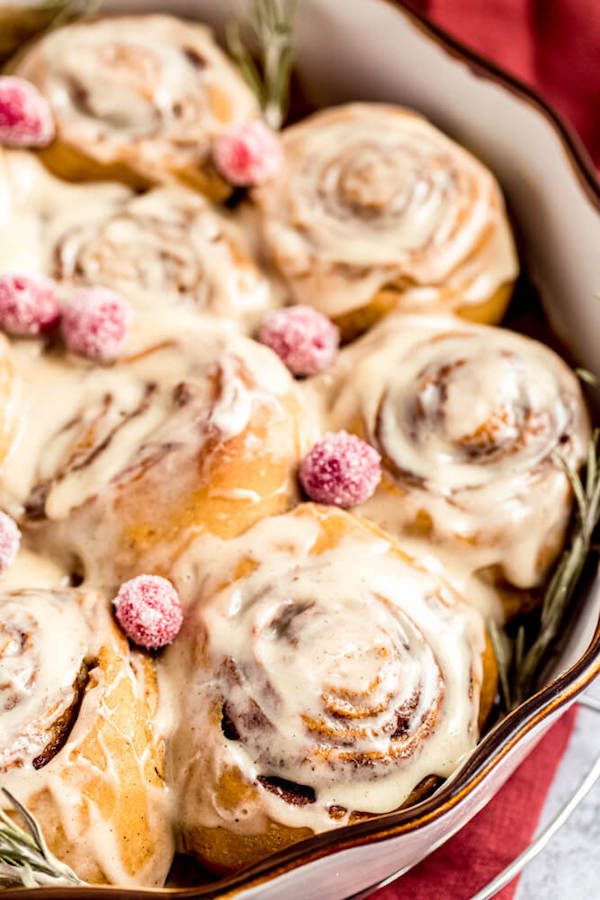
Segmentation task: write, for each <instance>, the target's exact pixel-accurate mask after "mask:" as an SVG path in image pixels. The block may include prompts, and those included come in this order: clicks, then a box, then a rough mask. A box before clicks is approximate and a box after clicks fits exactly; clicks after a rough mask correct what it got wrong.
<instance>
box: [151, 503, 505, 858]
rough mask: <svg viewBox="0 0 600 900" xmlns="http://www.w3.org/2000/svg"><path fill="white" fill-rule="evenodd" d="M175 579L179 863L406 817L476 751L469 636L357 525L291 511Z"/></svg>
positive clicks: (478, 706)
mask: <svg viewBox="0 0 600 900" xmlns="http://www.w3.org/2000/svg"><path fill="white" fill-rule="evenodd" d="M180 565H181V567H182V569H183V571H185V569H186V566H187V576H186V577H183V575H182V572H179V573H178V575H179V577H181V578H182V581H183V582H184V583H185V585H186V587H185V588H184V591H185V592H187V598H186V599H187V604H188V613H187V617H186V620H185V622H184V626H183V631H182V632H181V633H180V637H179V639H178V641H179V644H178V647H177V649H176V650H175V649H174V650H173V651H169V652H168V653H167V657H166V660H165V664H166V671H167V672H168V673H169V672H170V674H171V676H172V677H173V679H174V681H175V682H176V683H178V684H179V683H181V684H183V683H185V685H186V689H185V692H184V694H183V695H182V696H181V697H180V703H181V712H180V714H179V725H178V728H177V731H176V733H175V736H174V739H173V741H172V758H171V759H170V762H169V766H170V768H171V770H172V771H173V773H174V777H175V778H176V783H177V790H178V797H179V820H180V823H181V829H182V835H181V841H182V844H183V847H184V848H185V850H186V851H187V852H188V853H191V854H193V855H195V856H196V857H198V858H199V859H200V860H201V861H202V862H204V863H205V864H206V865H208V866H209V867H211V868H214V869H216V870H221V871H222V870H230V869H234V868H239V867H241V866H245V865H248V864H251V863H253V862H255V861H256V860H257V859H260V858H262V857H264V856H266V855H268V854H270V853H273V852H274V851H276V850H278V849H281V848H282V847H285V846H287V845H288V844H290V843H293V842H295V841H298V840H301V839H303V838H305V837H308V836H309V835H311V834H313V833H315V832H320V831H323V830H326V829H329V828H334V827H336V826H339V825H344V824H347V823H349V822H353V821H357V820H358V819H360V818H364V817H369V816H373V815H377V814H381V813H385V812H389V811H391V810H395V809H398V808H399V807H401V806H403V805H405V804H409V803H414V802H417V801H418V800H419V799H420V798H421V797H422V796H423V795H424V794H425V793H426V792H427V791H431V789H432V787H433V786H434V785H437V784H438V783H439V780H440V779H441V778H444V777H446V776H448V775H450V774H451V773H452V772H453V771H454V770H455V769H456V768H457V766H458V765H459V764H460V762H461V761H462V760H463V759H464V758H465V756H466V755H467V754H468V753H469V752H470V750H472V748H473V747H474V746H475V743H476V741H477V737H478V720H480V719H481V718H483V717H485V715H486V714H487V712H488V711H489V707H490V701H491V698H493V695H494V692H495V663H494V660H493V654H490V652H489V646H488V645H487V644H486V636H485V630H484V626H483V620H482V618H481V617H480V615H479V613H477V611H476V610H474V609H472V608H471V607H469V606H467V605H466V604H464V603H462V602H461V600H460V599H459V598H458V597H457V595H455V594H454V593H453V591H452V590H451V589H450V588H449V587H447V586H446V585H445V584H444V582H443V581H442V580H441V579H440V578H438V577H436V576H433V575H431V574H430V573H428V572H426V571H425V570H423V569H421V568H420V567H419V566H418V565H416V564H415V562H414V561H413V560H412V559H411V558H410V557H409V556H407V555H406V554H404V553H403V552H402V551H401V550H399V549H398V548H397V547H396V546H395V545H394V544H393V543H392V542H391V541H390V539H389V538H387V537H386V536H385V535H384V534H383V533H382V532H380V531H378V530H377V529H375V528H374V527H373V526H370V525H368V524H367V523H366V522H363V521H361V520H360V519H357V518H355V517H353V516H352V515H350V514H349V513H345V512H342V511H339V510H335V509H332V508H327V507H318V506H312V505H308V504H307V505H303V506H299V507H297V508H296V509H295V510H294V511H293V512H291V513H288V514H287V515H286V516H279V517H275V518H271V519H266V520H264V521H262V522H260V523H258V524H256V525H255V526H254V527H253V528H252V529H251V530H250V531H249V532H247V533H246V534H245V535H242V536H241V537H239V538H236V539H235V540H233V541H229V542H224V543H221V544H219V545H218V546H213V545H212V543H211V542H210V541H200V542H199V543H198V545H197V546H196V547H195V548H193V549H192V550H191V551H190V554H189V556H188V558H187V559H186V560H183V559H182V560H181V562H180ZM190 570H191V574H190ZM194 573H196V575H197V577H196V578H195V577H194ZM180 672H181V673H183V672H185V682H183V681H180V676H179V674H178V673H180Z"/></svg>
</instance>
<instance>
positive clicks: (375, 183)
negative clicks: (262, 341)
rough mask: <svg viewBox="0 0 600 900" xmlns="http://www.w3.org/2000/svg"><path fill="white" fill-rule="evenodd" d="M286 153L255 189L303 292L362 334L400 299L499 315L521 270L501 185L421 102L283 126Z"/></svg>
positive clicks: (269, 235)
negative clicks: (421, 111) (416, 109)
mask: <svg viewBox="0 0 600 900" xmlns="http://www.w3.org/2000/svg"><path fill="white" fill-rule="evenodd" d="M282 142H283V148H284V152H285V165H284V167H283V169H282V171H281V173H280V174H279V176H278V177H276V178H275V179H273V180H272V181H270V182H268V183H267V184H265V185H263V186H261V187H260V188H257V189H256V190H255V191H254V193H253V196H254V199H255V201H256V203H257V204H258V208H259V211H260V214H261V219H262V233H263V238H264V241H265V243H266V247H267V250H268V251H269V253H270V255H271V257H272V259H273V261H274V263H275V266H276V267H277V269H278V270H279V271H280V273H281V275H282V276H283V278H284V280H285V282H286V283H287V285H288V287H289V289H290V291H291V293H292V295H293V297H294V299H295V300H296V302H298V303H308V304H310V305H313V306H316V307H317V309H319V310H320V311H321V312H323V313H325V314H326V315H328V316H329V317H330V318H331V319H333V320H334V321H335V322H336V323H337V324H338V325H339V326H340V328H341V330H342V334H343V336H344V338H345V339H350V338H352V337H355V336H356V335H357V334H359V333H361V332H362V331H365V330H366V329H367V328H369V327H370V326H371V325H373V324H374V323H375V322H376V321H377V320H378V319H380V318H381V317H382V316H384V315H386V314H387V313H388V312H390V311H392V310H394V309H401V310H403V311H430V310H432V309H437V310H438V311H440V310H444V311H446V312H448V311H455V312H457V313H459V314H460V315H461V316H464V317H465V318H468V319H472V320H475V321H481V322H498V321H500V319H501V318H502V316H503V314H504V311H505V309H506V306H507V304H508V301H509V299H510V295H511V292H512V286H513V283H514V281H515V278H516V276H517V273H518V261H517V256H516V252H515V248H514V244H513V239H512V236H511V232H510V228H509V225H508V220H507V218H506V212H505V209H504V202H503V199H502V195H501V193H500V189H499V187H498V185H497V183H496V181H495V180H494V178H493V176H492V175H491V173H490V172H489V171H488V170H487V169H486V168H485V167H484V166H483V165H482V164H481V163H480V162H478V161H477V160H476V159H475V158H474V157H473V156H471V155H470V154H469V153H467V151H466V150H464V149H463V148H461V147H459V146H458V145H457V144H455V143H454V142H453V141H451V140H450V139H449V138H447V137H445V136H444V135H443V134H442V133H441V132H439V131H438V130H437V129H436V128H434V127H433V125H431V124H429V122H427V121H426V120H425V119H423V118H421V117H420V116H418V115H416V114H415V113H413V112H410V111H408V110H405V109H402V108H400V107H395V106H386V105H384V104H375V103H371V104H367V103H354V104H350V105H347V106H340V107H336V108H333V109H327V110H323V111H321V112H318V113H316V114H315V115H312V116H309V117H308V118H307V119H305V120H303V121H302V122H299V123H298V124H296V125H293V126H291V127H290V128H287V129H285V130H284V132H283V135H282Z"/></svg>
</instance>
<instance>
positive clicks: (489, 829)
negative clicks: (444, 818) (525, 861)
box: [369, 707, 577, 900]
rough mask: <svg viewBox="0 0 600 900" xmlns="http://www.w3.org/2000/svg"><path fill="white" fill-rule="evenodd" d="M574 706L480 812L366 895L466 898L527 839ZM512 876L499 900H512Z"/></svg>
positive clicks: (396, 899)
mask: <svg viewBox="0 0 600 900" xmlns="http://www.w3.org/2000/svg"><path fill="white" fill-rule="evenodd" d="M576 714H577V711H576V708H575V707H572V708H571V709H570V710H569V711H568V712H567V713H566V714H565V715H564V716H563V717H562V718H561V719H560V720H559V721H558V722H557V723H556V725H554V726H553V727H552V728H551V730H550V731H549V732H548V734H547V735H546V736H545V737H544V738H542V740H541V741H540V743H539V744H538V745H537V747H536V748H535V749H534V750H533V752H532V753H531V754H530V755H529V756H528V757H527V759H526V760H525V761H524V762H523V763H522V764H521V766H520V767H519V768H518V769H517V771H516V772H515V773H514V775H512V776H511V778H510V779H509V780H508V781H507V783H506V784H505V786H504V787H503V788H502V790H501V791H500V793H498V794H497V795H496V796H495V797H494V799H493V800H491V801H490V803H489V804H488V805H487V806H486V807H485V809H483V810H482V811H481V812H480V813H479V815H477V816H475V818H474V819H472V820H471V822H469V824H468V825H466V826H465V827H464V828H463V829H462V831H459V832H458V834H456V835H455V836H454V837H453V838H451V839H450V840H449V841H448V842H447V843H446V844H444V845H443V846H442V847H440V849H439V850H436V852H435V853H432V854H431V856H429V857H427V859H425V860H424V861H423V862H422V863H421V864H420V865H418V866H416V867H415V868H414V869H411V871H410V872H408V873H407V874H406V875H404V877H403V878H401V879H399V881H397V882H396V883H395V884H391V885H389V887H387V888H382V889H381V890H379V891H375V893H373V894H371V896H370V897H369V900H409V898H410V900H470V898H471V897H472V896H473V895H474V894H476V893H477V891H478V890H481V888H482V887H483V886H484V885H486V884H487V883H488V881H491V879H492V878H494V877H495V876H496V875H498V874H499V873H500V872H501V871H502V870H503V869H504V868H506V866H507V865H508V864H509V863H510V862H512V861H513V859H515V857H517V856H519V854H520V853H522V852H523V850H525V848H526V847H527V846H528V844H529V843H530V842H531V839H532V837H533V834H534V832H535V829H536V827H537V824H538V821H539V818H540V815H541V812H542V808H543V806H544V802H545V800H546V795H547V793H548V790H549V788H550V785H551V784H552V781H553V780H554V776H555V774H556V770H557V768H558V765H559V763H560V761H561V759H562V757H563V755H564V752H565V750H566V749H567V745H568V743H569V738H570V736H571V732H572V731H573V727H574V724H575V717H576ZM516 887H517V881H514V882H513V883H512V884H510V885H508V887H506V888H504V890H503V891H501V892H500V893H499V894H498V895H497V897H498V900H512V898H513V897H514V894H515V891H516Z"/></svg>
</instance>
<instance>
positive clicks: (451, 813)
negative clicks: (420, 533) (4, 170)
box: [20, 0, 600, 900]
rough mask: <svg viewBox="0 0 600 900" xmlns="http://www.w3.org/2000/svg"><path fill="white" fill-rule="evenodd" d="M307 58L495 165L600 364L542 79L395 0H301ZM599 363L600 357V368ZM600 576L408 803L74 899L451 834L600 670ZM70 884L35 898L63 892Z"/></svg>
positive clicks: (597, 221) (270, 879)
mask: <svg viewBox="0 0 600 900" xmlns="http://www.w3.org/2000/svg"><path fill="white" fill-rule="evenodd" d="M104 8H105V9H107V10H108V11H120V12H122V11H136V12H137V11H139V12H142V11H151V10H152V11H157V10H158V11H171V12H174V13H176V14H178V15H182V16H186V17H188V18H198V19H205V20H207V21H209V22H211V23H212V24H213V25H214V26H215V27H217V29H220V28H221V26H222V24H223V18H224V15H225V14H226V11H227V10H226V8H227V4H226V3H225V0H194V2H189V0H172V2H162V3H161V2H156V3H148V2H143V0H137V2H136V0H129V2H128V0H121V2H113V3H110V4H105V6H104ZM297 34H298V72H299V77H300V80H301V84H302V87H303V90H304V91H305V92H306V95H307V97H308V98H309V100H310V102H311V103H313V104H314V105H315V106H325V105H331V104H335V103H339V102H343V101H346V100H358V99H361V100H387V101H392V102H397V103H400V104H404V105H406V106H409V107H413V108H414V109H416V110H418V111H420V112H422V113H424V114H425V115H427V116H428V117H429V118H431V119H432V121H433V122H434V123H435V124H436V125H438V126H439V127H441V128H442V129H443V130H444V131H446V132H448V133H449V134H450V135H452V136H453V137H454V138H456V139H457V140H458V141H459V142H460V143H462V144H464V145H466V146H467V147H469V148H470V149H471V150H472V151H473V152H474V153H476V154H477V155H478V156H479V157H480V158H481V159H482V160H483V161H484V162H486V163H487V164H488V165H489V166H490V167H491V168H492V169H493V171H494V172H495V173H496V175H497V176H498V178H499V180H500V182H501V183H502V186H503V188H504V191H505V193H506V196H507V200H508V205H509V209H510V212H511V215H512V219H513V222H514V224H515V228H516V231H517V235H518V239H519V249H520V252H521V257H522V260H523V264H524V267H525V269H526V271H527V273H528V276H529V278H530V280H531V281H533V283H534V284H535V286H536V288H537V289H538V290H539V292H540V295H541V298H542V302H543V304H544V307H545V309H546V313H547V315H548V317H549V319H550V321H551V322H552V325H553V327H554V329H555V331H556V332H557V333H558V334H559V335H560V337H561V338H562V340H563V341H564V342H565V345H566V346H567V347H568V348H569V350H570V352H571V353H572V354H573V357H574V358H576V359H577V361H578V362H579V363H580V364H582V365H584V366H586V367H587V368H588V369H591V370H596V371H597V372H598V370H599V369H600V352H599V351H600V300H598V299H596V298H595V293H596V292H597V291H598V290H600V250H599V248H600V184H599V183H598V181H597V179H596V174H595V170H594V168H593V166H592V163H591V162H590V160H589V159H588V157H587V156H586V154H585V151H584V150H583V148H582V147H581V145H580V143H579V141H578V140H577V138H576V137H575V136H574V134H573V133H572V132H571V131H570V129H569V128H568V127H567V126H566V125H565V124H564V123H563V122H562V121H561V120H560V118H559V117H558V116H557V115H556V114H555V113H554V112H553V111H552V110H551V109H550V108H549V107H548V106H547V105H546V104H545V103H544V102H543V101H542V100H541V99H540V98H539V97H536V96H535V95H534V94H533V93H532V92H531V91H530V90H528V89H526V88H525V87H524V86H522V85H520V84H519V83H518V82H516V81H515V80H514V79H512V78H511V77H510V76H508V75H506V74H504V73H502V72H501V71H499V70H498V69H496V68H495V67H494V66H493V65H491V64H489V63H487V62H485V61H484V60H482V59H480V58H479V57H477V56H476V55H475V54H473V53H471V52H470V51H468V50H467V49H466V48H464V47H462V46H461V45H459V44H458V43H456V42H455V41H453V40H451V39H450V38H448V37H447V36H446V35H444V34H443V33H442V32H439V31H438V30H436V29H433V28H431V27H430V26H428V25H426V24H425V23H423V22H422V21H420V20H419V19H418V18H416V17H415V16H413V15H412V14H410V13H408V12H407V11H406V10H405V9H404V8H403V7H402V5H401V4H400V3H397V2H391V0H343V2H341V0H298V12H297ZM598 374H600V372H598ZM599 617H600V584H598V583H595V584H594V585H593V586H592V587H591V589H590V590H589V591H587V593H586V596H585V597H584V598H582V602H581V605H580V607H579V610H578V613H577V621H576V622H575V623H574V626H573V628H572V630H571V632H570V635H569V638H568V641H567V643H566V645H565V646H564V647H563V649H562V651H561V654H560V657H559V659H558V661H557V663H556V664H555V666H554V668H553V670H552V671H551V672H550V674H549V676H548V684H547V686H546V687H545V688H544V689H543V690H541V691H540V692H539V693H538V694H536V695H535V696H534V697H531V698H530V699H529V700H527V701H526V702H525V703H524V704H522V706H521V707H519V708H518V709H516V710H515V711H514V712H512V713H511V714H510V715H509V716H507V717H506V718H505V719H504V720H503V721H502V722H500V724H499V725H497V726H496V727H495V728H494V729H493V730H492V731H491V732H490V733H488V734H487V735H486V737H485V738H484V739H483V740H482V742H481V743H480V745H479V746H478V748H477V749H476V751H475V752H474V753H473V755H472V757H471V758H470V759H469V760H468V761H467V762H466V763H465V765H464V766H463V767H462V769H461V770H460V772H458V773H457V774H456V775H455V777H454V778H452V779H451V780H450V781H448V782H447V783H446V784H445V785H444V786H443V787H442V789H441V790H440V791H438V793H437V794H436V795H434V796H433V797H431V798H430V799H428V800H426V801H425V802H424V803H421V804H420V805H419V806H415V807H413V808H411V809H408V810H405V811H402V812H399V813H393V814H390V815H387V816H383V817H381V818H378V819H374V820H370V821H366V822H363V823H360V824H356V825H352V826H349V827H346V828H342V829H338V830H335V831H332V832H328V833H326V834H322V835H319V836H317V837H314V838H312V839H310V840H307V841H304V842H302V843H300V844H297V845H295V846H293V847H292V848H290V849H289V850H287V851H285V852H282V853H280V854H278V855H277V856H274V857H272V858H270V859H268V860H266V861H265V862H264V863H262V864H261V865H259V866H257V867H255V868H254V869H252V870H250V871H246V872H243V873H241V874H239V875H237V876H235V877H233V878H228V879H222V880H220V881H218V882H213V883H211V884H206V885H204V886H202V887H196V888H187V889H182V890H173V889H170V890H165V891H164V892H161V891H132V890H122V889H118V888H102V889H100V888H81V889H80V888H74V889H71V890H69V897H70V898H71V897H72V898H82V900H84V898H85V900H87V898H92V897H103V898H108V897H110V898H115V897H119V898H127V897H136V898H139V897H152V898H156V897H157V896H162V895H165V896H169V895H170V896H181V897H188V898H193V897H206V898H217V897H218V898H225V897H228V898H229V897H235V898H237V900H242V898H243V900H250V898H260V900H272V898H285V900H314V898H319V900H322V898H327V900H340V898H347V897H350V896H351V895H354V894H356V893H358V892H360V891H362V890H364V889H366V888H368V887H369V886H371V885H375V884H376V883H378V882H379V881H380V880H382V879H384V878H386V877H387V876H388V875H390V874H391V873H392V872H394V871H396V870H398V869H408V868H410V867H411V866H413V865H415V864H416V863H417V862H418V861H419V860H421V859H422V858H423V857H424V856H426V855H427V854H428V853H429V852H430V851H431V850H433V849H434V848H435V847H437V846H439V845H440V844H441V843H443V842H444V841H445V840H447V839H448V838H449V837H450V836H451V835H452V834H453V833H454V832H456V831H457V830H458V829H459V828H461V827H462V826H463V825H464V824H465V823H466V822H467V821H468V820H469V819H470V818H471V817H472V816H474V815H475V814H476V813H477V812H478V811H479V810H480V809H481V808H482V807H483V806H484V805H485V804H486V803H487V802H488V801H489V800H490V799H491V797H492V796H493V795H494V794H495V793H496V791H498V789H499V788H500V787H501V786H502V784H503V783H504V781H506V779H507V778H508V776H509V775H510V774H511V772H512V771H513V770H514V769H515V767H516V766H517V765H518V764H519V763H520V762H521V760H522V759H523V758H524V757H525V756H526V754H527V753H529V752H530V751H531V750H532V748H533V747H534V746H535V743H536V742H537V741H538V740H539V738H540V737H541V735H542V734H543V733H544V731H546V729H547V728H548V727H549V726H550V725H551V724H552V722H553V721H554V720H555V719H556V718H557V717H558V716H559V715H560V714H561V713H562V712H564V710H565V709H566V708H567V707H568V706H569V704H570V703H572V702H573V701H574V699H575V697H576V696H577V694H578V693H579V692H580V691H581V690H582V689H583V688H584V687H585V686H586V685H587V684H589V683H590V681H591V680H592V679H593V678H594V677H595V676H596V674H597V673H598V672H599V671H600V627H599ZM64 895H65V889H64V888H53V889H50V888H42V889H33V890H30V891H25V892H23V893H22V894H20V896H23V897H33V896H39V897H45V898H58V897H61V898H63V897H64Z"/></svg>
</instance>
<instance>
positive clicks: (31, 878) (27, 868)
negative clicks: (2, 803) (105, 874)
mask: <svg viewBox="0 0 600 900" xmlns="http://www.w3.org/2000/svg"><path fill="white" fill-rule="evenodd" d="M2 790H3V793H4V794H5V796H6V797H7V798H8V800H9V801H10V803H11V804H12V806H13V807H14V808H15V809H16V811H17V812H18V813H19V815H20V817H21V819H22V820H23V824H24V826H25V827H24V828H21V827H20V826H19V825H17V824H16V822H13V820H12V819H11V818H9V816H8V815H7V814H6V813H5V812H4V811H3V810H1V809H0V887H37V886H39V885H47V884H52V885H59V884H83V883H84V882H82V881H81V879H80V878H78V877H77V875H76V874H75V872H73V871H72V870H71V869H70V868H69V867H68V866H66V865H65V864H64V863H61V862H60V860H58V859H56V857H55V856H54V855H53V854H52V853H51V852H50V851H49V850H48V847H47V846H46V842H45V841H44V837H43V835H42V831H41V829H40V826H39V825H38V823H37V822H36V820H35V819H34V818H33V816H32V815H31V813H29V812H27V810H26V809H25V807H24V806H23V805H22V804H21V803H19V801H18V800H17V799H16V798H15V797H13V795H12V794H11V793H9V792H8V791H7V790H6V789H5V788H2Z"/></svg>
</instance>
